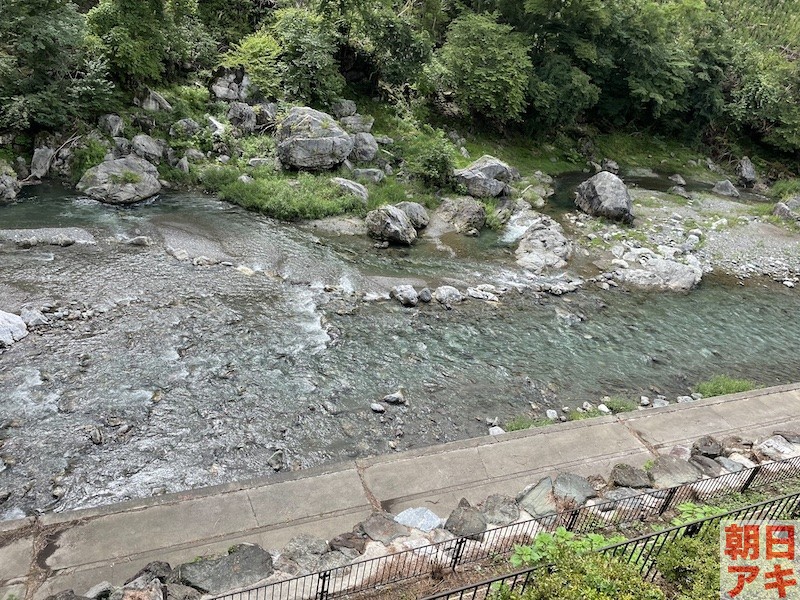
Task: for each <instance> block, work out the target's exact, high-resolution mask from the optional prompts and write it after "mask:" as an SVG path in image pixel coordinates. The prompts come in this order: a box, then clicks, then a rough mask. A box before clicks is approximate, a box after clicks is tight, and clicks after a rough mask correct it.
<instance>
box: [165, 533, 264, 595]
mask: <svg viewBox="0 0 800 600" xmlns="http://www.w3.org/2000/svg"><path fill="white" fill-rule="evenodd" d="M273 570H274V569H273V566H272V557H271V556H270V554H269V552H267V551H266V550H264V549H263V548H261V547H260V546H256V545H254V544H238V545H236V546H234V547H233V548H231V549H230V551H229V553H228V554H227V555H226V556H223V557H221V558H211V559H209V558H201V559H200V560H197V561H194V562H190V563H185V564H182V565H180V566H179V567H177V568H176V569H175V572H174V576H175V578H176V579H177V580H178V581H180V582H181V583H183V584H185V585H188V586H191V587H193V588H195V589H198V590H200V591H201V592H205V593H208V594H213V595H215V596H216V595H220V594H223V593H224V592H228V591H231V590H236V589H241V588H245V587H249V586H252V585H254V584H256V583H258V582H259V581H261V580H262V579H266V578H267V577H269V576H270V575H272V572H273Z"/></svg>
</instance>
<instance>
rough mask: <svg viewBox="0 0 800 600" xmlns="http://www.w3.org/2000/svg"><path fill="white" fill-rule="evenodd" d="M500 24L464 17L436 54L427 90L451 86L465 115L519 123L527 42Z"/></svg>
mask: <svg viewBox="0 0 800 600" xmlns="http://www.w3.org/2000/svg"><path fill="white" fill-rule="evenodd" d="M497 19H498V15H496V14H492V15H480V14H473V13H465V14H464V15H462V16H461V17H459V18H458V19H456V20H455V21H453V23H452V24H451V25H450V27H449V28H448V30H447V41H446V42H445V44H444V45H443V46H442V48H441V49H440V50H439V51H438V52H437V54H436V62H437V63H438V69H439V70H438V72H436V71H434V70H431V69H429V70H428V71H427V73H428V78H429V83H428V88H427V89H429V90H431V91H433V90H434V89H435V88H436V87H442V86H444V85H447V86H449V87H451V88H452V91H453V94H454V96H455V100H456V103H457V104H458V106H459V107H460V108H461V110H462V111H465V112H466V113H467V114H471V115H474V116H475V117H480V116H484V117H489V118H490V119H492V120H494V121H498V122H501V123H502V122H505V121H515V120H518V119H519V118H520V117H521V115H522V113H523V111H524V109H525V105H526V100H525V92H526V89H527V79H528V72H529V71H530V69H531V61H530V59H529V58H528V51H529V50H530V46H529V45H528V43H527V41H526V40H525V38H524V36H522V35H520V34H519V33H515V32H514V30H513V28H512V27H511V26H509V25H505V24H501V23H498V22H497ZM436 68H437V65H434V67H433V69H436ZM423 89H425V88H424V86H423Z"/></svg>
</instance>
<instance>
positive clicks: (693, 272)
mask: <svg viewBox="0 0 800 600" xmlns="http://www.w3.org/2000/svg"><path fill="white" fill-rule="evenodd" d="M614 275H615V278H616V279H618V280H619V281H621V282H622V283H626V284H628V285H631V286H634V287H640V288H646V289H653V290H664V291H671V292H686V291H689V290H691V289H693V288H694V287H695V286H696V285H697V284H698V283H700V280H701V279H702V277H703V271H702V270H701V269H700V268H699V267H696V266H694V265H686V264H683V263H679V262H677V261H674V260H668V259H665V258H652V259H650V260H649V261H647V263H646V264H645V265H644V266H643V267H642V268H637V269H620V270H618V271H616V272H615V274H614Z"/></svg>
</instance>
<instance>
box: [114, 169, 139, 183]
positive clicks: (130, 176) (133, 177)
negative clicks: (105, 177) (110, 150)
mask: <svg viewBox="0 0 800 600" xmlns="http://www.w3.org/2000/svg"><path fill="white" fill-rule="evenodd" d="M110 179H111V182H112V183H139V182H140V181H141V180H142V176H141V175H140V174H139V173H137V172H135V171H123V172H122V173H121V174H120V175H112V176H111V177H110Z"/></svg>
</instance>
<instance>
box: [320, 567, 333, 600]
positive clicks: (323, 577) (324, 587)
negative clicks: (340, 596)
mask: <svg viewBox="0 0 800 600" xmlns="http://www.w3.org/2000/svg"><path fill="white" fill-rule="evenodd" d="M330 580H331V572H330V571H324V572H322V573H320V574H319V583H318V585H317V590H318V591H317V600H327V598H328V594H329V591H328V586H329V585H330Z"/></svg>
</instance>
